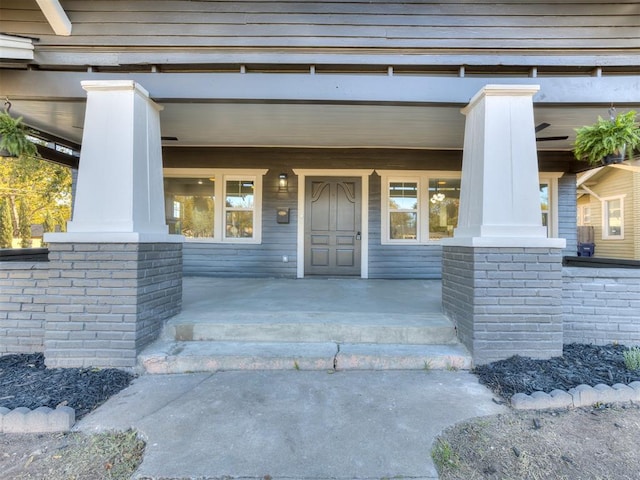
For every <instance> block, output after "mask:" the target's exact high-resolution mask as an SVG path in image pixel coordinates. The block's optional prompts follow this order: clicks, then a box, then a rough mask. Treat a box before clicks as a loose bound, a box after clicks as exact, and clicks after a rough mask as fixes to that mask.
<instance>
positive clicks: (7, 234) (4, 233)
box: [0, 198, 13, 248]
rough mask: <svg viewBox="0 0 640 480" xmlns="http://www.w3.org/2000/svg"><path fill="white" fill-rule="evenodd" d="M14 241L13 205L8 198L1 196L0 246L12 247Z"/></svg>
mask: <svg viewBox="0 0 640 480" xmlns="http://www.w3.org/2000/svg"><path fill="white" fill-rule="evenodd" d="M12 243H13V224H12V222H11V207H10V206H9V202H8V201H7V200H6V199H3V198H0V248H11V246H12Z"/></svg>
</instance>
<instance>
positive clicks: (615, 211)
mask: <svg viewBox="0 0 640 480" xmlns="http://www.w3.org/2000/svg"><path fill="white" fill-rule="evenodd" d="M602 238H603V239H620V240H621V239H623V238H624V196H619V197H611V198H603V199H602Z"/></svg>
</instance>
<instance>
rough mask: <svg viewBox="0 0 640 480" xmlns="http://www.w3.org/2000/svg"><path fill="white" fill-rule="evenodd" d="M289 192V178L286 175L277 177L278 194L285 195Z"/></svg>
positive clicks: (282, 174)
mask: <svg viewBox="0 0 640 480" xmlns="http://www.w3.org/2000/svg"><path fill="white" fill-rule="evenodd" d="M288 191H289V176H288V175H287V174H286V173H281V174H280V175H278V192H282V193H286V192H288Z"/></svg>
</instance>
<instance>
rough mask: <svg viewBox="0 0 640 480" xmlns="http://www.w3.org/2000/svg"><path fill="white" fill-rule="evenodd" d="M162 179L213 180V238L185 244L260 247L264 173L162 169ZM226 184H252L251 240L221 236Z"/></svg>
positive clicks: (261, 171)
mask: <svg viewBox="0 0 640 480" xmlns="http://www.w3.org/2000/svg"><path fill="white" fill-rule="evenodd" d="M162 171H163V175H164V177H167V178H193V177H207V178H211V177H215V179H216V181H215V182H214V186H213V188H214V196H215V199H216V202H215V204H214V213H213V214H214V224H213V235H214V237H213V238H185V241H186V242H192V243H225V244H231V243H236V244H239V243H242V244H260V243H262V180H263V176H264V175H265V174H266V173H267V172H268V171H269V170H268V169H263V168H262V169H258V168H253V169H245V168H164V169H163V170H162ZM227 180H253V181H254V195H253V238H227V237H226V236H225V235H224V233H225V228H224V227H225V202H224V198H225V193H226V192H225V190H226V181H227Z"/></svg>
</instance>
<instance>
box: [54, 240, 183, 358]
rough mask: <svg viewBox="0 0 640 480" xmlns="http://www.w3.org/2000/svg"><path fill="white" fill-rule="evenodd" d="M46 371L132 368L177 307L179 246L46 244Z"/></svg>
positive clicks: (179, 300)
mask: <svg viewBox="0 0 640 480" xmlns="http://www.w3.org/2000/svg"><path fill="white" fill-rule="evenodd" d="M49 252H50V253H49V261H50V263H49V267H50V277H49V284H48V287H47V291H46V293H47V296H46V302H47V305H46V310H45V311H46V325H45V334H44V353H45V363H46V365H47V367H52V368H55V367H88V366H93V367H117V368H132V367H135V366H136V357H137V354H138V353H139V352H140V350H141V349H142V348H144V347H145V346H146V345H148V344H149V343H150V342H152V341H153V340H154V339H156V338H157V337H158V335H159V333H160V331H161V329H162V325H163V320H165V319H167V318H169V317H172V316H173V315H175V314H177V313H178V312H179V311H180V310H181V308H182V244H181V243H51V244H50V246H49Z"/></svg>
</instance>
